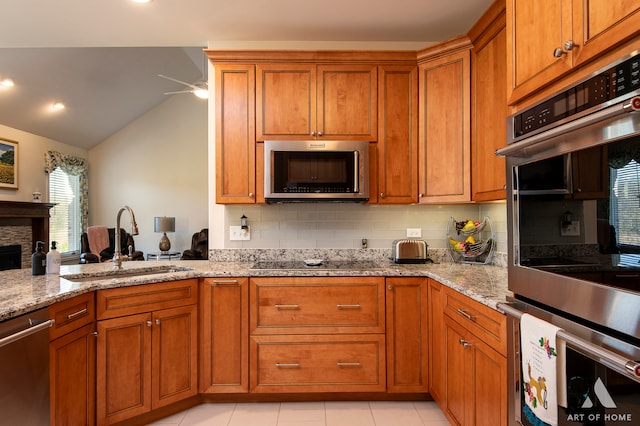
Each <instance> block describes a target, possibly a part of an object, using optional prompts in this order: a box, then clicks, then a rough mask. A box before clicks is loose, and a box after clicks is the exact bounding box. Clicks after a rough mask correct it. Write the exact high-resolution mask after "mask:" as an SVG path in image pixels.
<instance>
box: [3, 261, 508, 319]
mask: <svg viewBox="0 0 640 426" xmlns="http://www.w3.org/2000/svg"><path fill="white" fill-rule="evenodd" d="M378 265H379V267H377V268H373V269H324V270H322V269H313V268H309V269H293V270H292V269H253V262H212V261H208V260H195V261H194V260H188V261H159V262H125V263H124V264H123V270H122V271H123V272H124V273H121V274H110V271H113V264H111V263H101V264H89V265H69V266H62V267H61V271H60V275H57V274H55V275H54V274H48V275H38V276H32V275H31V269H15V270H8V271H2V272H0V321H4V320H6V319H9V318H13V317H16V316H19V315H22V314H24V313H28V312H31V311H34V310H36V309H39V308H43V307H47V306H49V305H52V304H54V303H57V302H60V301H63V300H66V299H69V298H71V297H74V296H77V295H79V294H83V293H87V292H91V291H96V290H101V289H106V288H116V287H126V286H132V285H143V284H149V283H157V282H167V281H176V280H183V279H189V278H221V277H249V278H251V277H257V276H280V277H287V276H297V277H299V276H308V277H338V276H380V277H429V278H433V279H435V280H437V281H438V282H440V283H442V284H444V285H446V286H448V287H451V288H452V289H454V290H456V291H458V292H460V293H463V294H465V295H467V296H469V297H470V298H472V299H474V300H476V301H478V302H480V303H482V304H484V305H486V306H489V307H490V308H493V309H496V306H497V304H498V303H500V302H504V301H506V298H507V297H508V296H511V293H510V292H509V290H508V288H507V268H504V267H499V266H491V265H471V264H459V263H450V262H441V263H435V264H432V263H428V264H396V263H393V262H391V261H382V262H378ZM163 267H164V268H166V269H165V270H160V269H158V268H163ZM156 271H160V272H156ZM65 277H71V278H72V280H69V279H65ZM83 277H84V278H86V279H83Z"/></svg>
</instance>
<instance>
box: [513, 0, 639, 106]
mask: <svg viewBox="0 0 640 426" xmlns="http://www.w3.org/2000/svg"><path fill="white" fill-rule="evenodd" d="M533 17H535V18H533ZM639 32H640V2H638V1H634V0H619V1H615V2H612V1H610V0H590V1H585V0H572V1H558V0H539V1H530V0H507V34H508V36H507V53H508V54H507V59H508V61H509V62H508V67H507V69H508V70H510V73H508V75H507V82H508V90H509V104H514V103H516V102H518V101H520V100H522V99H523V98H525V97H526V96H528V95H529V94H532V93H534V92H535V91H536V90H537V89H539V88H541V87H543V86H544V85H546V84H548V83H550V82H552V81H554V80H556V79H558V78H559V77H561V76H562V75H564V74H566V73H567V72H569V71H571V70H572V69H573V68H575V67H577V66H580V65H583V64H585V63H586V62H589V61H591V60H593V59H596V58H597V57H598V56H599V55H600V54H601V53H604V52H606V51H607V50H609V49H611V48H613V47H615V46H616V45H618V44H620V43H622V42H624V41H626V40H628V39H630V38H631V37H633V36H634V35H637V34H638V33H639Z"/></svg>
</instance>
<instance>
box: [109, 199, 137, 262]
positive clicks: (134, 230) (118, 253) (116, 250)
mask: <svg viewBox="0 0 640 426" xmlns="http://www.w3.org/2000/svg"><path fill="white" fill-rule="evenodd" d="M125 210H127V211H128V212H129V216H131V235H138V224H137V223H136V216H135V214H133V210H131V207H129V206H124V207H122V208H121V209H120V210H118V214H117V215H116V229H115V248H114V250H113V267H114V269H122V259H123V257H124V256H122V253H121V250H120V244H121V242H120V217H121V216H122V212H124V211H125ZM129 255H131V253H129Z"/></svg>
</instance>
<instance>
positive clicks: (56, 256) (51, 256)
mask: <svg viewBox="0 0 640 426" xmlns="http://www.w3.org/2000/svg"><path fill="white" fill-rule="evenodd" d="M56 244H58V243H56V242H55V241H51V250H49V253H47V274H59V273H60V252H59V251H58V250H56Z"/></svg>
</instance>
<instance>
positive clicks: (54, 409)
mask: <svg viewBox="0 0 640 426" xmlns="http://www.w3.org/2000/svg"><path fill="white" fill-rule="evenodd" d="M93 331H94V325H93V324H88V325H85V326H84V327H82V328H80V329H78V330H75V331H73V332H71V333H69V334H67V335H65V336H62V337H60V338H58V339H56V340H54V341H52V342H51V343H50V345H49V363H50V381H51V383H50V386H51V425H94V424H95V398H96V395H95V383H96V382H95V380H96V337H95V336H94V334H93Z"/></svg>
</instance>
